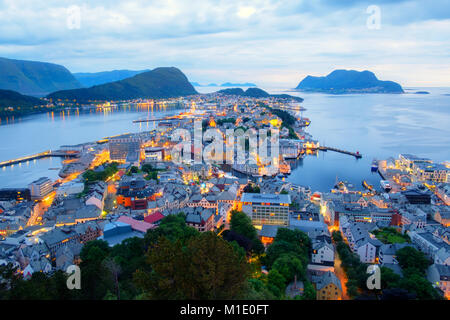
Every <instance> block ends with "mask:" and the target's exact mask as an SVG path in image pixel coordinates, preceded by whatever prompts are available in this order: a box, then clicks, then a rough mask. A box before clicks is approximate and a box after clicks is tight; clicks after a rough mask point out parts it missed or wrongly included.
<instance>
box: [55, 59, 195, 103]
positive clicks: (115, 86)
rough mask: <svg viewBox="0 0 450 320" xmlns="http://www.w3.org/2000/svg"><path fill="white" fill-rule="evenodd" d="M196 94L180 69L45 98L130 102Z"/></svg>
mask: <svg viewBox="0 0 450 320" xmlns="http://www.w3.org/2000/svg"><path fill="white" fill-rule="evenodd" d="M193 94H197V91H196V90H195V89H194V87H193V86H192V85H191V83H190V82H189V80H188V79H187V77H186V76H185V75H184V74H183V72H181V71H180V70H179V69H177V68H174V67H170V68H156V69H154V70H151V71H148V72H143V73H140V74H137V75H135V76H134V77H131V78H126V79H123V80H120V81H114V82H110V83H105V84H101V85H98V86H93V87H90V88H82V89H75V90H63V91H58V92H54V93H52V94H49V95H48V98H52V99H68V100H77V101H78V102H86V101H90V100H130V99H138V98H151V99H164V98H174V97H180V96H187V95H193Z"/></svg>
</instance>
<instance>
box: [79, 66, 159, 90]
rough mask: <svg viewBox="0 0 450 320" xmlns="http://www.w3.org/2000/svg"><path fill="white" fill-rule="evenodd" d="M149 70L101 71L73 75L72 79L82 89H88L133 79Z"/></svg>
mask: <svg viewBox="0 0 450 320" xmlns="http://www.w3.org/2000/svg"><path fill="white" fill-rule="evenodd" d="M147 71H150V70H139V71H133V70H113V71H103V72H94V73H82V72H79V73H73V75H74V77H75V78H76V79H77V80H78V81H79V82H80V83H81V85H82V86H83V87H86V88H89V87H92V86H96V85H100V84H104V83H108V82H114V81H120V80H123V79H126V78H131V77H134V76H135V75H137V74H139V73H143V72H147Z"/></svg>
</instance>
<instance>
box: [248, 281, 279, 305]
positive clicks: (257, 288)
mask: <svg viewBox="0 0 450 320" xmlns="http://www.w3.org/2000/svg"><path fill="white" fill-rule="evenodd" d="M243 299H244V300H275V299H276V296H275V295H274V294H273V292H272V291H270V290H269V288H268V287H267V286H266V284H265V283H264V282H263V281H262V280H260V279H249V280H248V288H247V291H246V293H245V295H244V296H243Z"/></svg>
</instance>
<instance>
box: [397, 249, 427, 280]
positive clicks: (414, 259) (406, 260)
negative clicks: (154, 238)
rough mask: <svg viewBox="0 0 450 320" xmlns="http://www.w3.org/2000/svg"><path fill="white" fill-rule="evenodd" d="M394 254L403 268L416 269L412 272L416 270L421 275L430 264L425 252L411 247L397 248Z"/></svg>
mask: <svg viewBox="0 0 450 320" xmlns="http://www.w3.org/2000/svg"><path fill="white" fill-rule="evenodd" d="M396 256H397V261H398V263H399V265H400V266H401V267H402V269H403V270H406V269H411V270H416V271H414V273H416V272H417V273H419V274H421V275H425V271H426V269H427V268H428V266H429V265H430V261H429V260H428V259H427V257H426V256H425V254H423V252H420V251H419V250H417V249H416V248H413V247H404V248H401V249H399V250H397V252H396Z"/></svg>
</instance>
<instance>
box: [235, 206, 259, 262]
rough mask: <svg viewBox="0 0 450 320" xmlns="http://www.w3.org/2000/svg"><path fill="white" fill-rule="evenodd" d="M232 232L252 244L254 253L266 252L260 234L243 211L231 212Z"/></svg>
mask: <svg viewBox="0 0 450 320" xmlns="http://www.w3.org/2000/svg"><path fill="white" fill-rule="evenodd" d="M230 230H232V231H234V232H236V233H238V234H240V235H242V236H244V237H246V238H247V239H249V240H250V241H251V242H252V249H251V250H252V251H253V252H255V253H257V254H260V253H263V252H264V246H263V244H262V243H261V240H259V238H258V232H257V231H256V229H255V227H254V226H253V224H252V221H251V220H250V218H249V217H248V216H247V215H246V214H245V213H244V212H242V211H236V210H233V211H232V212H231V219H230Z"/></svg>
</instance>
